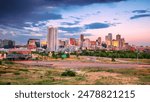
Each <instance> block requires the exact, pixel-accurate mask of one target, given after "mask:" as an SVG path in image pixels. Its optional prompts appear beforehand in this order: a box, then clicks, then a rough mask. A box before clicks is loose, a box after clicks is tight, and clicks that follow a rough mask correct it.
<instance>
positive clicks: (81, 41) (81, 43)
mask: <svg viewBox="0 0 150 102" xmlns="http://www.w3.org/2000/svg"><path fill="white" fill-rule="evenodd" d="M83 42H84V35H83V34H81V35H80V47H81V48H82V47H83Z"/></svg>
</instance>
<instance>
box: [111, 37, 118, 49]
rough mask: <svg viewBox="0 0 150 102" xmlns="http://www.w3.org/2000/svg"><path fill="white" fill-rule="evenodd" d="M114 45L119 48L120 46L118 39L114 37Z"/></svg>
mask: <svg viewBox="0 0 150 102" xmlns="http://www.w3.org/2000/svg"><path fill="white" fill-rule="evenodd" d="M112 46H113V47H117V48H118V47H119V41H118V40H115V39H113V40H112Z"/></svg>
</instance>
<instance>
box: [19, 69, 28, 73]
mask: <svg viewBox="0 0 150 102" xmlns="http://www.w3.org/2000/svg"><path fill="white" fill-rule="evenodd" d="M19 71H23V72H28V71H29V70H28V69H19Z"/></svg>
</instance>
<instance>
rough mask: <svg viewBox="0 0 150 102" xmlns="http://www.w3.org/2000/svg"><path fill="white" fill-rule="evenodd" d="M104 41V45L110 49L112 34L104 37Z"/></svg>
mask: <svg viewBox="0 0 150 102" xmlns="http://www.w3.org/2000/svg"><path fill="white" fill-rule="evenodd" d="M105 41H106V44H107V46H108V48H111V46H112V33H109V34H108V35H107V36H106V37H105Z"/></svg>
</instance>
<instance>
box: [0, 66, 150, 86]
mask: <svg viewBox="0 0 150 102" xmlns="http://www.w3.org/2000/svg"><path fill="white" fill-rule="evenodd" d="M65 70H66V69H64V68H49V67H38V66H29V65H22V64H14V65H13V66H12V65H0V84H2V85H10V84H13V85H18V84H19V85H43V84H44V85H54V84H55V85H56V84H57V85H81V84H88V85H89V84H91V85H116V84H117V85H124V84H125V85H127V84H131V85H135V84H147V85H150V69H149V68H123V69H121V68H84V69H83V68H77V69H76V70H74V71H75V72H76V73H77V74H76V76H74V77H69V76H61V74H62V72H64V71H65Z"/></svg>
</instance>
